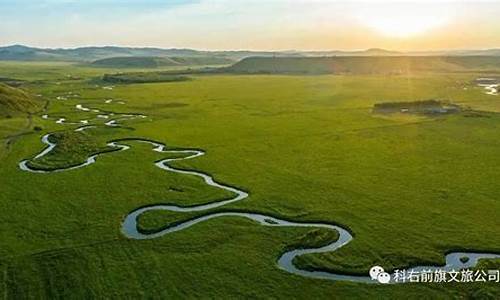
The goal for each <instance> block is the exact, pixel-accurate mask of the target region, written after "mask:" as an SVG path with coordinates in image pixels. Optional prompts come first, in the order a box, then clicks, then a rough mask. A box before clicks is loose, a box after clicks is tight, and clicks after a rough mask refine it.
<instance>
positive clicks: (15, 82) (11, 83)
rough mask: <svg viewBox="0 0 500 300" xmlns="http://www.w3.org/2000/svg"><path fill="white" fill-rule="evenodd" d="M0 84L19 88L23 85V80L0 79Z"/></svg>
mask: <svg viewBox="0 0 500 300" xmlns="http://www.w3.org/2000/svg"><path fill="white" fill-rule="evenodd" d="M0 83H3V84H6V85H9V86H12V87H19V86H21V85H22V84H23V83H25V81H24V80H20V79H14V78H8V77H0Z"/></svg>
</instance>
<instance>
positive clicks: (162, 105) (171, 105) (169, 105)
mask: <svg viewBox="0 0 500 300" xmlns="http://www.w3.org/2000/svg"><path fill="white" fill-rule="evenodd" d="M188 105H189V104H187V103H182V102H167V103H155V104H153V105H152V106H153V107H154V108H176V107H185V106H188Z"/></svg>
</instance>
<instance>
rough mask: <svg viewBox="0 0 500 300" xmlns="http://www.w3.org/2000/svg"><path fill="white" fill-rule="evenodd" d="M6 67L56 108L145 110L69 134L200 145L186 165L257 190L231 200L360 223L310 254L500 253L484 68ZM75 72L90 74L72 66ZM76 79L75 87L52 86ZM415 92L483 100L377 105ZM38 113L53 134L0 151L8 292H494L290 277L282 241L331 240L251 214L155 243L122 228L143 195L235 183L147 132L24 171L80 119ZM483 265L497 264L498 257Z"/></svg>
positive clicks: (421, 258) (318, 260)
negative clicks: (131, 70) (195, 71)
mask: <svg viewBox="0 0 500 300" xmlns="http://www.w3.org/2000/svg"><path fill="white" fill-rule="evenodd" d="M2 67H3V68H2V69H1V70H2V71H1V72H0V77H9V78H17V79H23V80H28V81H30V83H28V84H26V86H25V88H27V89H29V90H30V91H32V92H33V93H34V94H41V95H42V98H43V99H45V100H50V106H49V107H48V111H47V113H48V114H49V115H51V116H67V117H68V119H69V120H78V119H79V118H90V116H88V115H86V114H87V113H85V112H78V111H76V110H75V105H76V104H78V103H84V104H85V105H86V106H88V107H93V108H99V109H101V110H108V111H114V112H120V113H131V112H133V113H142V114H146V115H148V116H149V118H148V119H145V120H137V121H124V124H123V125H124V126H126V127H129V129H125V128H108V129H97V130H96V131H92V130H89V131H88V133H89V134H88V136H85V139H82V140H80V139H79V138H75V140H73V139H71V140H68V141H69V145H71V144H74V143H78V144H80V143H83V144H85V145H94V146H95V147H104V146H105V142H106V141H109V140H112V139H121V138H129V137H141V138H149V139H153V140H158V141H164V142H165V143H167V145H169V146H172V147H191V148H203V149H204V150H205V151H206V155H205V156H203V157H200V158H197V159H195V160H189V161H185V162H177V163H175V165H176V166H177V167H181V168H186V169H196V170H203V171H204V172H207V173H209V174H212V175H214V177H215V178H216V179H217V180H219V181H221V182H224V183H228V184H231V185H234V186H237V187H240V188H242V189H244V190H247V191H249V192H250V197H249V199H247V200H245V201H243V202H238V203H236V204H233V205H230V206H228V207H224V209H234V210H241V211H255V212H262V213H266V214H271V215H276V216H281V217H284V218H287V219H293V220H297V221H324V222H329V223H335V224H342V225H343V226H345V227H347V228H349V229H350V230H351V231H352V232H353V234H354V240H353V241H352V242H351V243H349V244H348V245H347V246H345V247H344V248H341V249H340V250H338V251H336V252H334V253H325V254H321V255H310V256H304V257H301V258H300V260H299V261H298V263H299V264H300V265H301V266H304V267H307V268H315V269H318V268H319V269H326V270H333V271H336V272H344V273H356V274H358V273H367V271H368V269H369V268H370V267H371V266H372V265H375V264H377V265H382V266H383V267H384V268H386V269H394V268H403V267H406V266H408V265H415V264H421V263H433V264H439V263H443V262H444V253H446V252H449V251H452V250H458V249H468V250H474V251H493V252H500V239H499V235H498V231H499V227H500V223H499V219H498V211H499V210H500V203H499V201H498V199H500V192H499V190H498V188H497V183H498V180H499V179H500V169H498V167H497V166H498V165H500V157H498V155H497V153H498V149H499V147H500V141H499V140H498V130H499V129H500V116H499V115H498V113H499V112H500V101H499V99H500V98H498V97H497V96H491V95H485V94H484V92H483V90H482V89H481V88H478V87H476V86H475V84H474V83H473V80H474V79H475V78H476V77H478V76H480V75H485V74H463V73H446V74H432V73H412V74H405V75H386V76H380V75H377V76H375V75H356V76H354V75H353V76H333V75H323V76H277V75H274V76H272V75H256V76H250V75H245V76H234V75H213V76H195V77H194V79H193V80H190V81H185V82H176V83H155V84H140V85H136V84H131V85H119V86H116V87H115V88H114V89H113V90H109V89H103V87H102V86H100V85H96V84H95V78H98V77H100V76H102V75H103V74H104V73H108V72H109V70H99V69H93V68H85V67H75V66H72V65H69V64H54V65H52V64H34V65H29V64H14V63H8V64H4V65H2ZM68 74H72V75H74V77H75V78H80V79H76V80H69V79H65V80H63V79H64V78H68V77H67V75H68ZM464 88H466V89H464ZM70 91H71V92H73V93H76V94H78V95H79V96H78V97H69V99H68V100H65V101H59V100H55V98H56V97H57V96H60V95H67V93H68V92H70ZM106 99H121V100H124V101H125V103H126V104H125V105H123V104H118V103H109V104H107V103H105V100H106ZM418 99H443V100H449V101H451V102H453V103H456V104H459V105H463V106H467V107H471V108H472V109H474V110H478V111H482V112H481V113H480V114H477V115H474V116H472V117H471V116H470V115H467V114H462V113H460V114H454V115H447V116H438V117H422V116H418V117H415V116H398V117H397V118H396V117H394V118H392V117H387V116H378V115H374V114H372V112H371V109H372V107H373V105H374V104H375V103H381V102H393V101H415V100H418ZM12 122H13V121H12V120H8V119H2V120H1V121H0V126H1V127H6V128H7V127H8V128H12V130H14V128H17V126H18V125H19V124H17V123H12ZM33 122H34V125H37V126H41V127H43V131H41V132H32V133H30V134H28V135H25V136H23V137H22V138H19V139H17V140H16V141H15V142H14V143H13V144H11V146H10V147H9V148H2V150H1V151H2V152H0V154H2V156H0V157H1V159H2V162H1V164H0V186H1V188H2V193H1V194H0V205H1V206H2V212H3V214H2V222H0V241H1V242H0V245H1V247H0V274H2V275H0V290H3V292H4V295H5V297H6V298H16V299H22V298H57V297H72V298H88V297H96V298H102V297H110V298H123V297H129V298H130V297H134V298H137V297H148V298H156V297H163V298H240V297H251V298H283V299H284V298H366V299H373V298H399V297H405V298H409V299H412V298H415V299H416V298H419V299H421V298H422V297H424V298H439V299H444V298H467V297H476V298H478V297H480V298H496V297H497V296H498V294H499V287H498V284H481V283H475V284H465V283H463V284H443V285H438V284H406V285H391V286H381V285H364V284H354V283H349V282H331V281H324V280H313V279H308V278H303V277H299V276H295V275H290V274H289V273H286V272H284V271H281V270H279V269H278V268H277V267H276V259H277V257H278V256H279V254H280V253H282V252H283V251H284V250H285V249H287V248H289V247H291V246H296V245H298V244H302V243H304V244H309V243H311V244H316V245H318V243H319V244H321V243H322V242H324V240H328V239H335V238H336V237H335V236H332V235H331V233H322V232H319V233H318V232H310V231H309V230H307V229H293V228H273V229H269V228H265V227H262V226H258V225H256V224H255V223H253V222H250V221H248V220H242V219H235V218H222V219H217V220H212V221H210V222H206V223H202V224H198V225H196V226H195V227H193V228H190V229H189V230H185V231H182V232H178V233H175V234H172V235H168V236H165V237H162V238H159V239H155V240H150V241H134V240H128V239H126V238H125V237H124V236H123V235H122V234H121V232H120V224H121V221H122V220H123V217H124V216H125V215H126V214H127V213H129V212H130V211H132V210H133V209H136V208H137V207H140V206H145V205H150V204H157V203H177V204H179V205H192V204H199V203H207V202H211V201H214V200H216V199H221V198H225V197H228V195H227V194H226V193H222V192H220V190H218V189H215V188H212V187H209V186H206V185H205V184H203V182H201V180H199V179H197V178H192V177H190V176H182V175H178V174H177V175H176V174H169V173H165V172H162V171H161V170H159V169H158V168H155V167H154V165H153V163H154V162H155V161H157V160H159V159H161V158H163V157H164V155H162V154H159V153H154V152H152V151H151V147H150V146H149V145H146V144H141V143H136V142H135V143H134V142H130V144H133V146H134V147H133V148H132V149H131V150H129V151H126V152H117V153H109V154H106V155H103V156H102V157H100V158H99V160H98V162H97V163H96V164H93V165H90V166H88V167H86V168H82V169H77V170H73V171H68V172H61V173H53V174H31V173H27V172H21V171H20V170H19V169H18V167H17V164H18V162H19V161H20V160H22V159H25V158H29V157H33V155H34V154H36V153H38V152H40V151H41V150H42V149H43V147H44V146H43V145H42V144H41V143H40V138H41V136H42V135H43V134H45V133H47V132H53V131H63V132H64V131H68V132H71V131H72V130H73V129H74V128H76V126H77V125H59V124H55V123H54V120H44V119H41V118H36V119H34V120H33ZM93 122H95V123H98V122H101V123H98V124H101V125H102V124H103V123H104V120H102V121H98V120H97V119H96V120H94V121H93ZM1 127H0V128H1ZM9 130H10V129H9ZM68 134H69V133H68ZM71 141H74V143H73V142H71ZM80 149H81V148H76V147H72V146H69V147H68V148H67V149H65V150H64V151H63V153H66V154H70V156H71V157H74V155H76V154H78V151H80ZM93 149H94V148H92V149H91V150H89V151H88V152H92V151H93ZM64 161H67V159H64ZM27 184H29V189H27V188H26V186H27ZM186 217H189V216H187V215H185V214H184V215H179V214H176V213H166V212H164V213H161V212H151V214H150V215H146V216H144V218H141V226H143V227H144V228H146V229H149V230H154V229H155V228H160V227H163V226H165V225H167V224H169V223H171V222H176V221H179V220H182V219H183V218H186ZM484 264H488V265H487V266H488V267H489V268H494V267H495V268H496V267H497V266H498V261H497V262H491V261H490V262H487V263H486V262H485V263H484Z"/></svg>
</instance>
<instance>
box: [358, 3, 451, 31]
mask: <svg viewBox="0 0 500 300" xmlns="http://www.w3.org/2000/svg"><path fill="white" fill-rule="evenodd" d="M358 20H359V22H360V23H361V24H363V25H366V26H367V27H369V28H371V29H373V30H375V31H377V32H379V33H380V34H383V35H385V36H389V37H400V38H405V37H411V36H414V35H418V34H422V33H425V32H426V31H429V30H432V29H435V28H437V27H440V26H443V25H445V24H446V23H448V22H449V20H450V13H449V12H446V11H442V10H435V9H432V7H428V6H396V7H390V8H387V7H384V6H381V7H380V8H376V9H374V10H370V11H361V12H360V13H359V15H358Z"/></svg>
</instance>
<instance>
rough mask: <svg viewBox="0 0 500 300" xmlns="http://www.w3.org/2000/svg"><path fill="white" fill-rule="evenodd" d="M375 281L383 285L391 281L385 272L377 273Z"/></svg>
mask: <svg viewBox="0 0 500 300" xmlns="http://www.w3.org/2000/svg"><path fill="white" fill-rule="evenodd" d="M377 280H378V282H380V283H383V284H386V283H389V282H390V281H391V275H389V273H386V272H382V273H379V274H378V276H377Z"/></svg>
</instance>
